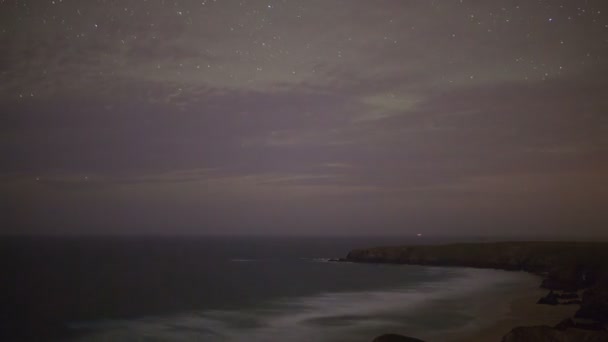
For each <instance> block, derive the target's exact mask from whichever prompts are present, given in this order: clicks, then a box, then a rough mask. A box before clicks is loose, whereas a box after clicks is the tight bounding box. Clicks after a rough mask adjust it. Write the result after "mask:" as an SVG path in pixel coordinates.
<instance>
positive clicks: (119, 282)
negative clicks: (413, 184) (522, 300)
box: [0, 237, 538, 342]
mask: <svg viewBox="0 0 608 342" xmlns="http://www.w3.org/2000/svg"><path fill="white" fill-rule="evenodd" d="M416 242H421V241H420V239H418V240H408V239H398V238H327V237H325V238H321V237H318V238H301V237H300V238H295V237H294V238H276V237H275V238H273V237H247V238H245V237H238V238H236V237H232V238H227V237H87V238H84V237H78V238H58V237H54V238H51V237H48V238H5V239H3V240H1V241H0V247H2V248H1V249H0V257H1V260H2V264H1V267H2V268H1V272H2V279H3V281H2V284H1V285H0V286H1V288H0V290H1V295H2V298H1V300H2V305H0V310H1V311H0V315H1V316H0V318H1V323H0V324H1V328H2V330H3V332H4V334H5V335H6V336H5V337H9V338H10V337H13V338H18V337H23V336H29V337H32V336H33V337H48V338H56V339H59V340H66V341H353V342H356V341H371V340H372V339H373V338H374V337H375V336H378V335H380V334H383V333H388V332H393V333H400V334H405V335H409V336H414V337H418V338H423V339H427V340H429V341H433V340H435V341H445V340H447V339H448V338H449V336H451V335H452V334H454V333H457V332H462V331H475V330H476V329H479V327H481V326H483V325H485V324H489V323H491V322H492V321H495V320H498V319H500V318H501V317H502V316H504V315H506V314H507V313H508V306H507V305H505V300H504V299H505V298H507V297H508V296H509V295H511V294H514V293H517V292H518V291H521V290H522V289H529V288H530V287H531V286H537V284H538V282H537V279H536V278H535V277H533V276H531V275H529V274H525V273H520V272H505V271H497V270H480V269H471V268H448V267H424V266H409V265H380V264H354V263H344V262H329V261H328V259H329V258H336V257H344V256H345V255H346V253H347V252H348V251H349V250H351V249H353V248H359V247H371V246H378V245H399V244H412V243H416ZM422 242H423V243H440V242H445V241H444V240H441V239H439V240H427V241H422ZM45 335H47V336H45Z"/></svg>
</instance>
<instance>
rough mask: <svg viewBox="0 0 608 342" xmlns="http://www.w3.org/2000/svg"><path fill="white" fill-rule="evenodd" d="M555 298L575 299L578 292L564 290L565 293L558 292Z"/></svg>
mask: <svg viewBox="0 0 608 342" xmlns="http://www.w3.org/2000/svg"><path fill="white" fill-rule="evenodd" d="M557 298H558V299H577V298H578V293H576V292H566V293H562V294H558V295H557Z"/></svg>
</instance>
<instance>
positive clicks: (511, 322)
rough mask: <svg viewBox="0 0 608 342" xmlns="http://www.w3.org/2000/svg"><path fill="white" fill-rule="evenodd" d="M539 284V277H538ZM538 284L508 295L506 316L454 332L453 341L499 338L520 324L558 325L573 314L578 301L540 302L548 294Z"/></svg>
mask: <svg viewBox="0 0 608 342" xmlns="http://www.w3.org/2000/svg"><path fill="white" fill-rule="evenodd" d="M539 284H540V278H539ZM547 292H548V291H547V290H545V289H541V288H538V287H535V288H530V289H527V290H526V291H522V292H521V295H517V294H515V295H514V297H512V296H509V297H510V298H509V299H508V302H507V303H508V307H507V310H506V314H505V316H504V318H502V319H500V320H499V321H497V322H494V323H488V324H483V325H481V326H479V327H478V328H477V330H476V331H475V332H471V330H470V329H467V331H468V332H462V333H458V334H454V336H453V339H451V341H454V342H465V341H466V342H492V341H500V340H501V339H502V337H503V336H504V335H506V334H507V333H508V332H509V331H511V329H513V328H515V327H518V326H533V325H548V326H555V325H556V324H558V323H559V322H561V321H562V320H564V319H565V318H567V317H571V316H573V315H574V313H575V312H576V310H578V308H579V306H578V305H556V306H552V305H540V304H536V302H537V301H538V299H539V298H540V297H542V296H545V295H546V294H547Z"/></svg>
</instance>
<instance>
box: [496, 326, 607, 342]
mask: <svg viewBox="0 0 608 342" xmlns="http://www.w3.org/2000/svg"><path fill="white" fill-rule="evenodd" d="M572 341H577V342H606V341H608V332H606V331H592V330H582V329H576V328H568V329H565V330H559V329H556V328H551V327H548V326H533V327H518V328H515V329H513V330H511V331H510V332H509V333H508V334H506V335H505V336H504V337H503V338H502V342H572Z"/></svg>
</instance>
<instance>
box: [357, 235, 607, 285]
mask: <svg viewBox="0 0 608 342" xmlns="http://www.w3.org/2000/svg"><path fill="white" fill-rule="evenodd" d="M346 260H348V261H353V262H371V263H396V264H416V265H435V266H464V267H478V268H496V269H504V270H522V271H527V272H532V273H536V274H540V275H543V276H544V277H545V280H544V281H543V282H542V284H541V287H543V288H547V289H549V290H563V291H568V292H574V291H576V290H578V289H582V288H586V287H589V286H591V285H592V284H594V283H595V282H596V281H597V279H599V278H601V277H602V276H603V275H604V274H607V272H606V269H608V243H604V242H496V243H459V244H450V245H437V246H401V247H375V248H367V249H356V250H353V251H351V252H350V253H348V255H347V257H346Z"/></svg>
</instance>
